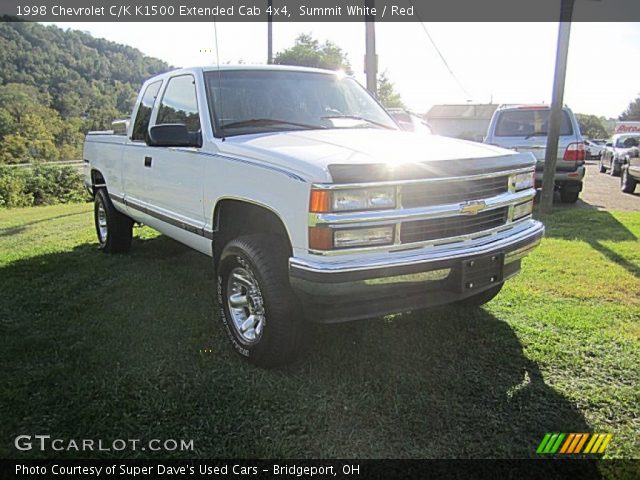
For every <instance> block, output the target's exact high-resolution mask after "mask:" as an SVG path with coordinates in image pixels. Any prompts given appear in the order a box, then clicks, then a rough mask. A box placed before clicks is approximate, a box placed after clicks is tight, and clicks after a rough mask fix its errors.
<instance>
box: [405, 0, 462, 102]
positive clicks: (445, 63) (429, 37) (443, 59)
mask: <svg viewBox="0 0 640 480" xmlns="http://www.w3.org/2000/svg"><path fill="white" fill-rule="evenodd" d="M407 1H408V2H409V4H410V5H411V6H412V7H413V9H414V11H415V12H416V17H418V20H420V25H421V26H422V29H423V30H424V33H426V34H427V38H428V39H429V41H430V42H431V45H433V48H435V50H436V52H437V53H438V55H439V56H440V59H441V60H442V63H444V66H445V67H447V70H448V71H449V73H450V74H451V76H452V77H453V79H454V80H455V81H456V83H457V84H458V86H459V87H460V89H461V90H462V91H463V92H464V93H465V95H466V96H467V98H468V99H470V98H471V96H472V95H471V94H470V93H469V91H468V90H467V89H466V88H464V85H463V84H462V82H461V81H460V79H458V77H457V76H456V74H455V73H453V70H452V69H451V67H450V66H449V63H447V60H446V59H445V58H444V55H443V54H442V52H441V51H440V49H439V48H438V45H436V42H435V41H434V40H433V37H431V34H430V33H429V30H427V27H426V26H425V24H424V22H423V21H422V19H421V18H420V14H419V13H418V10H417V9H416V8H415V5H414V4H413V1H412V0H407Z"/></svg>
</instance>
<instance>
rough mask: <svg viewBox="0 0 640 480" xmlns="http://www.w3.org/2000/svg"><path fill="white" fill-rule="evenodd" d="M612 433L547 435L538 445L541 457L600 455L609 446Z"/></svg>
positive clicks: (537, 451)
mask: <svg viewBox="0 0 640 480" xmlns="http://www.w3.org/2000/svg"><path fill="white" fill-rule="evenodd" d="M612 437H613V434H612V433H547V434H545V436H544V438H543V439H542V441H541V442H540V445H538V448H537V450H536V453H539V454H541V455H554V454H575V453H583V454H584V453H589V454H602V453H604V452H605V450H606V449H607V447H608V446H609V442H610V441H611V438H612Z"/></svg>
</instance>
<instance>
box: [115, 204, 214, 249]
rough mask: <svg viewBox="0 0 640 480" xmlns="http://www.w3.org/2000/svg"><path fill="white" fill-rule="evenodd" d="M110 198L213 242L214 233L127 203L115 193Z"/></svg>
mask: <svg viewBox="0 0 640 480" xmlns="http://www.w3.org/2000/svg"><path fill="white" fill-rule="evenodd" d="M109 198H110V199H111V200H112V201H114V202H118V203H121V204H123V205H126V206H127V207H129V208H133V209H134V210H138V211H139V212H142V213H144V214H146V215H149V216H150V217H153V218H157V219H158V220H160V221H162V222H165V223H168V224H169V225H172V226H174V227H178V228H181V229H182V230H186V231H187V232H189V233H195V234H196V235H200V236H201V237H204V238H208V239H209V240H213V232H209V231H207V230H205V229H204V228H202V227H198V226H196V225H193V224H190V223H187V222H183V221H182V220H178V219H176V218H173V217H169V216H167V215H164V214H162V213H158V212H156V211H155V210H151V209H149V208H146V207H143V206H141V205H136V204H133V203H131V202H127V201H126V200H125V198H124V197H121V196H120V195H116V194H114V193H109Z"/></svg>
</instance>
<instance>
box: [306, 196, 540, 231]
mask: <svg viewBox="0 0 640 480" xmlns="http://www.w3.org/2000/svg"><path fill="white" fill-rule="evenodd" d="M534 197H535V190H534V189H532V188H530V189H527V190H522V191H520V192H514V193H512V192H506V193H501V194H500V195H497V196H495V197H491V198H486V199H484V202H485V203H486V208H484V209H483V210H482V211H483V212H486V211H488V210H494V209H496V208H502V207H508V206H510V205H511V204H518V203H523V202H526V201H528V200H531V199H533V198H534ZM461 205H464V203H448V204H443V205H435V206H431V207H414V208H405V209H392V210H375V211H359V212H347V213H310V214H309V226H310V227H315V226H322V225H326V226H340V225H354V224H362V225H359V226H366V225H365V224H367V225H368V224H379V223H393V222H404V221H407V220H426V219H430V218H443V217H454V216H458V215H463V214H461V213H460V208H461Z"/></svg>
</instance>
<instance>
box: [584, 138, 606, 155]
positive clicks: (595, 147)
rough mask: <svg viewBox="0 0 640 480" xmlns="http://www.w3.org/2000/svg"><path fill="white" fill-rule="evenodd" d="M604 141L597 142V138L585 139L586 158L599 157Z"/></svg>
mask: <svg viewBox="0 0 640 480" xmlns="http://www.w3.org/2000/svg"><path fill="white" fill-rule="evenodd" d="M604 143H605V142H602V143H599V142H598V141H597V140H585V141H584V145H585V148H586V150H587V158H597V159H599V158H600V156H601V155H602V150H604Z"/></svg>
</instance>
